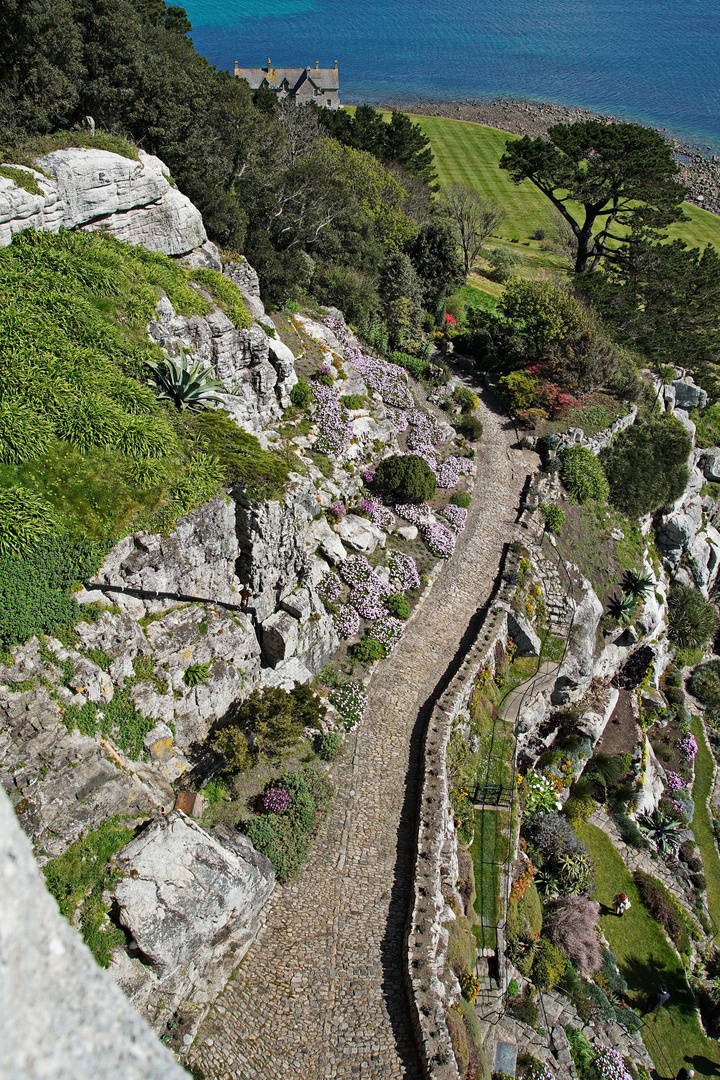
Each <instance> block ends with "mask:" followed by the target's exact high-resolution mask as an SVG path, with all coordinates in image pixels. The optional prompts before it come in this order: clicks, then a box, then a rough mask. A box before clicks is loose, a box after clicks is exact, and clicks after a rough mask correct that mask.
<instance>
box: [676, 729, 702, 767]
mask: <svg viewBox="0 0 720 1080" xmlns="http://www.w3.org/2000/svg"><path fill="white" fill-rule="evenodd" d="M677 748H678V750H679V751H680V753H681V754H682V756H683V757H684V758H685V760H686V761H692V760H693V758H694V757H695V755H696V754H697V752H698V744H697V743H696V742H695V736H694V735H686V736H685V737H684V738H682V739H680V740H679V742H678V744H677Z"/></svg>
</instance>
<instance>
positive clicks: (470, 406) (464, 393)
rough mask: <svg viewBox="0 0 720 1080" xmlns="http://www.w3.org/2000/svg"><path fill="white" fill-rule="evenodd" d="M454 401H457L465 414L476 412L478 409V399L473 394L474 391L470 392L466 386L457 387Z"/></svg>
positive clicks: (454, 392)
mask: <svg viewBox="0 0 720 1080" xmlns="http://www.w3.org/2000/svg"><path fill="white" fill-rule="evenodd" d="M453 401H455V402H456V403H457V404H458V405H459V406H460V409H461V411H462V412H463V413H465V414H468V413H471V412H474V411H475V409H477V407H478V399H477V397H476V396H475V394H473V392H472V390H468V388H467V387H466V386H456V387H455V390H454V391H453Z"/></svg>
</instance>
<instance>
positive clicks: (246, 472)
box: [191, 383, 299, 499]
mask: <svg viewBox="0 0 720 1080" xmlns="http://www.w3.org/2000/svg"><path fill="white" fill-rule="evenodd" d="M297 385H299V383H298V384H297ZM293 389H294V387H293ZM191 430H192V431H193V433H194V435H195V437H196V439H197V445H198V447H199V448H200V449H202V450H203V452H205V453H206V454H209V455H212V456H213V457H214V458H216V459H217V461H218V462H219V464H220V467H221V469H222V471H223V473H224V475H225V478H226V480H227V482H228V483H229V484H236V485H238V486H241V487H243V488H244V489H245V490H246V491H247V492H248V494H249V495H250V496H251V497H252V498H256V499H262V498H271V497H272V496H274V495H277V494H279V493H280V492H281V491H282V489H283V487H284V486H285V484H286V482H287V478H288V473H289V472H290V470H291V469H292V468H293V465H295V464H297V459H296V458H295V456H294V455H293V454H291V455H289V456H285V455H280V454H278V453H275V452H274V451H271V450H263V449H262V447H261V446H260V443H259V442H258V440H257V439H256V437H255V436H254V435H250V434H249V433H248V432H247V431H243V430H242V429H241V428H239V427H238V426H237V424H236V423H235V422H234V421H233V420H232V419H231V418H230V417H229V416H228V414H227V413H226V412H223V411H222V409H213V410H208V411H207V412H203V413H200V414H199V415H198V416H196V417H195V418H194V419H193V421H192V428H191Z"/></svg>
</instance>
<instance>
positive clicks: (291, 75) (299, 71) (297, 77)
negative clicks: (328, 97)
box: [235, 64, 339, 91]
mask: <svg viewBox="0 0 720 1080" xmlns="http://www.w3.org/2000/svg"><path fill="white" fill-rule="evenodd" d="M235 74H236V75H237V77H238V78H239V79H246V80H247V82H248V84H249V86H250V89H251V90H258V89H259V88H260V87H261V86H270V87H273V88H275V87H280V86H282V84H283V83H284V82H287V84H288V86H289V88H290V89H291V90H295V91H297V90H299V89H300V87H301V86H302V84H303V83H304V82H310V83H311V84H312V86H313V87H314V88H316V89H318V90H337V89H338V86H339V80H338V69H337V68H336V67H334V68H321V67H314V68H300V67H293V68H291V67H288V68H275V67H269V68H240V67H238V66H237V64H236V65H235Z"/></svg>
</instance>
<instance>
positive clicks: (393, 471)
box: [373, 454, 436, 502]
mask: <svg viewBox="0 0 720 1080" xmlns="http://www.w3.org/2000/svg"><path fill="white" fill-rule="evenodd" d="M373 483H374V485H375V486H376V487H377V488H379V489H380V491H388V492H390V493H391V494H393V495H394V496H395V497H396V498H397V499H398V501H399V502H423V501H429V500H430V499H432V497H433V495H434V494H435V488H436V478H435V473H434V472H433V471H432V469H431V468H430V466H429V465H428V464H427V462H426V461H423V459H422V458H420V457H415V456H412V455H410V456H408V457H401V456H400V455H399V454H393V455H392V456H391V457H388V458H384V459H383V460H382V461H381V462H380V464H379V465H378V467H377V469H376V470H375V480H374V481H373Z"/></svg>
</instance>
